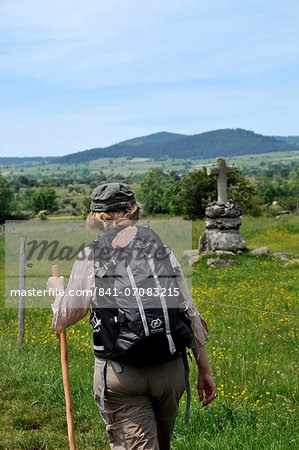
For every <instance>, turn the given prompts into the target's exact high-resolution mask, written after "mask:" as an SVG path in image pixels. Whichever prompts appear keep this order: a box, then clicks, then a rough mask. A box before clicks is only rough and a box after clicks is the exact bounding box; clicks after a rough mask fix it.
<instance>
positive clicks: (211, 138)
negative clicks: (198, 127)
mask: <svg viewBox="0 0 299 450" xmlns="http://www.w3.org/2000/svg"><path fill="white" fill-rule="evenodd" d="M159 136H163V139H162V140H161V139H160V140H159ZM167 137H169V140H168V139H167ZM165 138H166V139H165ZM133 141H134V143H132V140H130V141H125V142H120V143H119V144H115V145H111V146H109V147H105V148H94V149H91V150H85V151H83V152H79V153H73V154H70V155H66V156H62V157H60V158H57V159H55V160H54V162H55V163H60V164H67V163H82V162H86V161H91V160H93V159H97V158H117V157H120V156H126V157H131V158H133V157H147V158H154V159H157V158H159V157H161V156H168V157H170V158H184V159H198V158H214V157H216V156H220V155H221V156H226V157H228V156H238V155H248V154H258V153H270V152H279V151H287V150H299V146H297V145H295V144H288V143H286V142H283V141H281V140H278V139H276V138H273V137H269V136H263V135H261V134H256V133H254V132H253V131H247V130H242V129H224V130H216V131H209V132H206V133H201V134H195V135H193V136H187V135H175V137H173V135H172V134H171V133H169V134H168V133H156V134H154V135H149V136H146V137H145V138H136V140H133ZM138 142H140V143H138Z"/></svg>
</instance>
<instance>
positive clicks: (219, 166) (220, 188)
mask: <svg viewBox="0 0 299 450" xmlns="http://www.w3.org/2000/svg"><path fill="white" fill-rule="evenodd" d="M234 171H235V169H234V167H230V166H227V165H226V162H225V159H224V158H216V165H215V166H212V167H208V168H207V173H208V175H217V194H218V198H217V200H218V202H223V203H225V202H227V174H228V173H233V172H234Z"/></svg>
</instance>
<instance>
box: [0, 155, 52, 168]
mask: <svg viewBox="0 0 299 450" xmlns="http://www.w3.org/2000/svg"><path fill="white" fill-rule="evenodd" d="M54 159H56V157H55V156H28V157H24V158H22V157H17V156H15V157H9V156H4V157H0V165H1V166H27V167H30V166H32V165H33V163H42V162H44V163H45V164H47V163H50V162H51V161H52V160H54Z"/></svg>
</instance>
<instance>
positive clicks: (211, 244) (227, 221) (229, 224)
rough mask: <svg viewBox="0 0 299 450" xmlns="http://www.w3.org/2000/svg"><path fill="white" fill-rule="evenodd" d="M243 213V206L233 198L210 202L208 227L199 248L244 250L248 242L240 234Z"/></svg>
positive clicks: (207, 218)
mask: <svg viewBox="0 0 299 450" xmlns="http://www.w3.org/2000/svg"><path fill="white" fill-rule="evenodd" d="M241 214H242V209H241V206H240V205H239V204H238V203H236V202H234V201H232V200H228V201H227V202H225V203H224V202H220V201H218V202H212V203H210V204H209V205H208V206H207V208H206V228H207V229H206V231H205V232H204V233H203V234H202V236H201V237H200V238H199V241H198V248H199V250H200V251H201V252H203V251H215V250H225V251H233V252H235V251H238V250H244V249H245V248H246V242H245V239H244V238H243V237H242V236H241V235H240V234H239V228H240V226H241V224H242V220H241V217H240V216H241Z"/></svg>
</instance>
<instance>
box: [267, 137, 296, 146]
mask: <svg viewBox="0 0 299 450" xmlns="http://www.w3.org/2000/svg"><path fill="white" fill-rule="evenodd" d="M272 137H274V138H275V139H279V140H280V141H283V142H287V143H288V144H296V145H299V136H272Z"/></svg>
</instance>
